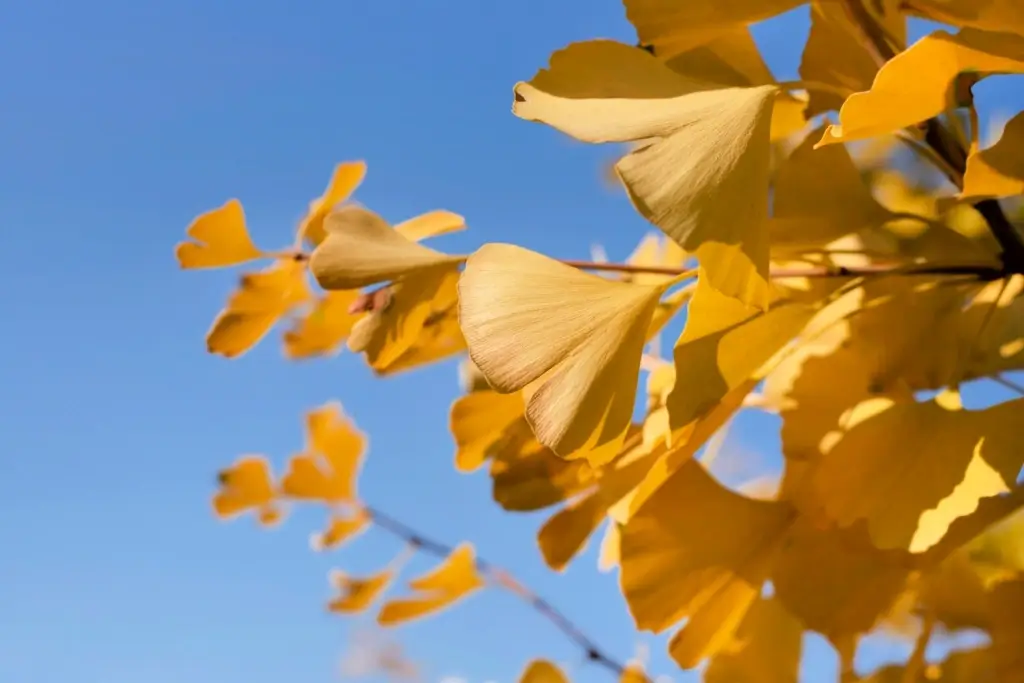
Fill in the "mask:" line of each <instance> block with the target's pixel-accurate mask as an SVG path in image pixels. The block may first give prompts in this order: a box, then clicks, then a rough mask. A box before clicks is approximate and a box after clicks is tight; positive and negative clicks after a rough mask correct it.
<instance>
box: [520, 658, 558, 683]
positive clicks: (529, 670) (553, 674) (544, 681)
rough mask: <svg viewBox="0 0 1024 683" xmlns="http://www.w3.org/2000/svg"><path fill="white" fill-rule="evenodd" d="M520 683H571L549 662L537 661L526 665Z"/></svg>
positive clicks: (544, 660)
mask: <svg viewBox="0 0 1024 683" xmlns="http://www.w3.org/2000/svg"><path fill="white" fill-rule="evenodd" d="M519 683H569V679H568V678H566V676H565V674H564V673H562V670H561V669H559V668H558V667H557V666H555V665H554V664H552V663H551V662H549V661H548V660H546V659H535V660H533V661H531V662H530V663H529V664H527V665H526V669H525V670H523V673H522V675H521V676H520V677H519Z"/></svg>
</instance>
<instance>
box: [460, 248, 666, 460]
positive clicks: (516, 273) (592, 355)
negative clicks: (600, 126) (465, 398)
mask: <svg viewBox="0 0 1024 683" xmlns="http://www.w3.org/2000/svg"><path fill="white" fill-rule="evenodd" d="M662 291H663V288H661V287H647V286H641V285H633V284H627V283H622V282H615V281H609V280H606V279H604V278H601V277H597V276H594V275H590V274H588V273H583V272H581V271H579V270H577V269H575V268H572V267H571V266H567V265H564V264H562V263H559V262H558V261H555V260H553V259H549V258H547V257H546V256H542V255H540V254H537V253H535V252H531V251H528V250H526V249H523V248H521V247H516V246H512V245H505V244H488V245H484V246H483V247H481V248H480V249H479V250H477V251H476V253H474V254H473V255H472V256H470V257H469V260H468V261H467V262H466V268H465V270H464V271H463V273H462V278H461V279H460V281H459V318H460V321H461V324H462V331H463V334H465V336H466V342H467V345H468V347H469V354H470V357H472V359H473V362H474V363H476V365H477V366H478V367H479V368H480V370H481V372H483V374H484V376H485V377H487V381H488V382H489V383H490V384H491V386H493V387H494V388H495V389H496V390H497V391H499V392H503V393H511V392H514V391H519V390H522V389H525V390H526V391H525V394H524V396H525V397H526V415H527V419H528V420H529V422H530V425H531V426H532V428H533V430H534V433H535V434H536V435H537V438H538V440H540V442H541V443H543V444H544V445H545V446H548V447H549V448H551V449H552V450H553V451H554V452H555V453H557V454H558V455H560V456H562V457H564V458H566V459H575V458H586V459H587V460H588V461H589V462H590V463H591V464H592V465H595V466H597V465H601V464H603V463H606V462H608V461H609V460H611V459H612V458H613V457H615V456H616V455H618V452H619V449H620V448H621V446H622V441H623V438H624V435H625V432H626V429H627V428H628V427H629V423H630V418H631V417H632V413H633V401H634V399H635V397H636V381H637V375H638V373H639V368H640V357H641V355H642V353H643V347H644V344H645V342H646V337H645V335H646V333H647V329H648V327H649V325H650V322H651V317H652V315H653V313H654V309H655V308H656V307H657V304H658V300H659V297H660V295H661V293H662Z"/></svg>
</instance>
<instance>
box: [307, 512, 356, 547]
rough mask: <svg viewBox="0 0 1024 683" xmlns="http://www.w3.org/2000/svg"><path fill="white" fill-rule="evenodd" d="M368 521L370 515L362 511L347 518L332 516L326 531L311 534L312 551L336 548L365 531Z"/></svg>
mask: <svg viewBox="0 0 1024 683" xmlns="http://www.w3.org/2000/svg"><path fill="white" fill-rule="evenodd" d="M370 520H371V518H370V515H368V514H367V513H366V511H365V510H362V509H359V510H356V512H355V513H353V514H352V515H349V516H341V515H332V516H331V518H330V520H329V521H328V525H327V529H326V530H325V531H324V532H323V533H319V534H313V536H312V538H311V539H310V545H312V546H313V549H314V550H321V551H322V550H330V549H332V548H337V547H339V546H341V545H342V544H344V543H347V542H348V541H350V540H352V539H353V538H355V537H356V536H358V535H359V534H361V533H362V532H364V531H366V529H367V527H368V526H369V524H370Z"/></svg>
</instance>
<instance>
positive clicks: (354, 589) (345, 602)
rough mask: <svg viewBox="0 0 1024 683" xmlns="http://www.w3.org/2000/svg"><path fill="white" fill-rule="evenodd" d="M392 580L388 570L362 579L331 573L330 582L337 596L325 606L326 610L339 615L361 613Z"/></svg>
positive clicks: (336, 572)
mask: <svg viewBox="0 0 1024 683" xmlns="http://www.w3.org/2000/svg"><path fill="white" fill-rule="evenodd" d="M392 578H394V576H393V573H392V572H391V571H390V570H385V571H382V572H378V573H377V574H373V575H371V576H366V577H363V578H357V577H353V576H349V575H348V574H346V573H344V572H341V571H337V570H335V571H332V572H331V574H330V581H331V584H332V585H333V586H334V587H335V588H336V589H337V591H338V593H339V595H338V597H336V598H334V599H333V600H331V601H330V602H329V603H328V604H327V609H329V610H330V611H332V612H339V613H341V614H354V613H357V612H362V611H363V610H365V609H366V608H367V607H369V606H370V605H371V604H373V602H374V601H375V600H376V599H377V597H378V596H379V595H380V594H381V593H383V592H384V590H385V589H387V587H388V585H389V584H390V583H391V580H392Z"/></svg>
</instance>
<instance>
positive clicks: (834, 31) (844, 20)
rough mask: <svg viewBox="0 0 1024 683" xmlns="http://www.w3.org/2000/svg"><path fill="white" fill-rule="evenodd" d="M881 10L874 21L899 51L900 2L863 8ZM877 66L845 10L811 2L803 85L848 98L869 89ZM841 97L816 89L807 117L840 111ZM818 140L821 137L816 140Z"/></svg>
mask: <svg viewBox="0 0 1024 683" xmlns="http://www.w3.org/2000/svg"><path fill="white" fill-rule="evenodd" d="M869 6H870V7H873V8H875V9H876V15H877V10H879V9H880V10H882V13H881V16H876V17H875V19H876V20H877V21H878V23H879V25H880V26H881V27H883V28H884V29H885V32H886V34H887V36H890V37H892V38H893V39H895V40H896V41H898V44H897V45H895V46H894V47H895V48H896V49H902V48H903V44H904V43H905V42H906V34H907V20H906V17H905V15H904V14H903V12H902V11H901V8H900V0H884V1H882V2H877V3H868V4H865V5H864V6H863V7H864V10H863V11H865V12H867V11H869V10H868V9H867V7H869ZM877 72H878V62H876V61H875V58H874V56H873V55H872V53H871V51H870V49H869V43H867V42H866V41H865V40H864V38H863V37H862V31H861V29H860V28H859V27H858V26H857V25H856V24H855V23H854V21H853V19H852V17H851V16H850V13H849V10H848V8H847V7H846V6H845V5H843V4H842V3H838V2H831V1H830V0H812V2H811V30H810V33H809V34H808V36H807V45H806V46H805V47H804V52H803V57H802V58H801V60H800V78H802V79H803V80H804V81H813V82H814V83H824V84H827V85H829V86H832V87H833V88H836V89H838V90H840V91H841V92H844V93H845V94H846V95H847V96H849V95H851V94H853V93H855V92H861V91H863V90H867V89H869V88H870V87H871V83H872V81H874V79H875V74H876V73H877ZM843 99H844V98H843V97H842V96H840V95H838V94H837V93H834V92H830V91H826V90H821V89H818V88H815V89H813V90H811V92H810V103H809V105H808V109H807V115H808V116H817V115H818V114H821V113H822V112H825V111H829V110H830V109H839V107H841V106H842V104H843ZM818 137H819V138H820V137H821V136H820V134H819V136H818Z"/></svg>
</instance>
